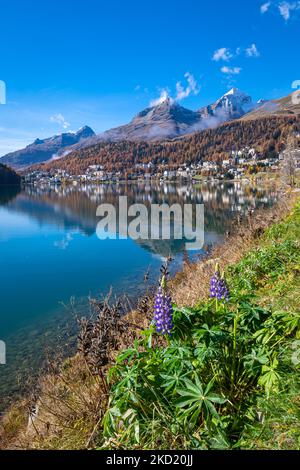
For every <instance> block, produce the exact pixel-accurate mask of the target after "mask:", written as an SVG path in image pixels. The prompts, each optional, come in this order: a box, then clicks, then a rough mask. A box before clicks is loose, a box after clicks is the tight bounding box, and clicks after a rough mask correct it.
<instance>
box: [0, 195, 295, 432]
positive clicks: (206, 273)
mask: <svg viewBox="0 0 300 470" xmlns="http://www.w3.org/2000/svg"><path fill="white" fill-rule="evenodd" d="M295 192H296V190H295ZM285 197H286V198H287V199H286V201H285V202H282V201H281V203H279V206H280V207H281V210H280V211H279V210H278V207H276V206H275V207H276V211H275V213H274V207H273V208H271V209H267V212H268V217H266V212H265V211H264V212H263V214H259V213H258V214H257V215H254V216H253V218H251V219H250V221H251V224H252V227H251V230H250V232H251V231H252V233H251V234H250V233H248V234H247V235H246V236H244V237H243V238H242V239H241V242H240V247H239V248H238V249H239V250H240V251H239V253H237V254H236V257H235V259H233V258H232V253H229V252H228V247H229V246H230V244H231V241H232V239H236V236H237V234H240V233H241V232H245V230H244V227H245V224H247V223H248V224H249V220H248V221H247V222H246V221H244V222H243V223H242V224H241V226H240V227H238V229H237V231H236V233H235V234H231V235H230V236H229V237H228V239H227V241H226V242H225V243H224V244H221V245H220V246H216V247H215V248H214V249H213V250H212V252H211V253H209V254H208V255H207V257H206V259H204V260H202V261H196V262H194V263H186V264H185V266H184V267H183V269H182V270H181V271H180V272H178V273H177V274H176V275H175V276H174V278H173V279H171V281H170V289H171V292H172V296H173V299H174V300H175V302H176V304H177V305H178V306H180V305H182V306H186V305H193V304H195V303H196V302H199V301H200V300H201V298H204V297H205V295H207V287H205V288H204V289H202V288H201V286H199V282H196V284H197V289H196V290H195V284H194V283H193V280H195V278H196V277H197V279H198V278H199V276H201V279H202V284H203V286H204V285H205V284H207V283H206V280H207V279H209V277H210V276H211V274H212V272H213V265H214V263H215V261H216V260H218V261H219V262H221V265H222V266H224V267H225V266H227V265H228V258H230V259H231V263H232V262H233V263H236V262H238V261H239V259H241V257H242V256H243V255H244V254H245V252H246V251H247V250H249V249H250V247H251V246H253V245H255V244H256V243H257V240H258V239H257V236H258V235H259V233H261V231H264V230H265V229H266V228H267V227H268V226H270V225H271V224H272V223H276V220H277V221H278V220H281V218H282V216H283V214H282V211H286V210H287V208H288V207H289V208H290V207H291V206H292V204H293V202H292V200H295V198H296V196H295V195H293V194H292V195H288V194H287V193H286V192H285ZM277 206H278V205H277ZM258 212H259V211H258ZM255 232H257V235H254V234H255ZM238 236H239V235H238ZM242 247H243V249H242ZM236 249H237V247H236ZM196 273H197V276H196ZM183 299H185V301H183ZM147 302H148V312H147V314H144V315H143V316H142V317H141V314H140V313H138V312H131V313H129V314H128V316H127V321H129V322H131V323H133V324H138V325H139V328H141V327H142V326H143V327H146V326H147V323H148V322H149V318H150V316H149V302H150V303H151V301H149V298H148V299H147ZM150 310H151V308H150ZM132 334H133V335H134V336H135V335H136V330H135V331H133V332H131V336H130V341H132ZM130 341H129V344H130ZM121 342H122V343H124V344H122V347H126V346H127V347H128V346H129V344H128V341H127V343H126V338H125V339H124V341H123V340H122V341H121ZM112 353H113V357H114V355H115V353H114V352H112ZM111 360H112V362H113V359H111ZM78 361H79V363H80V361H81V360H80V358H78V355H76V356H74V357H71V358H69V359H67V360H66V361H65V364H72V363H74V364H75V367H77V366H76V364H77V363H78ZM62 366H63V365H62ZM63 367H64V366H63ZM71 368H72V366H71ZM44 380H45V378H43V377H42V378H41V382H42V383H43V382H44ZM22 402H23V406H24V402H25V403H26V402H27V401H26V399H25V401H24V400H21V401H20V402H19V403H18V405H16V407H17V408H18V406H20V404H21V403H22ZM21 408H22V406H21ZM10 413H13V410H11V411H10V412H8V413H7V414H6V415H5V416H4V421H5V419H6V418H7V416H8V415H9V414H10ZM25 421H27V417H26V418H25ZM23 425H24V416H23Z"/></svg>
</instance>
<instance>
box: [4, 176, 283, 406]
mask: <svg viewBox="0 0 300 470" xmlns="http://www.w3.org/2000/svg"><path fill="white" fill-rule="evenodd" d="M119 195H127V196H128V202H129V204H130V203H134V202H140V203H145V204H146V205H147V204H148V205H149V204H151V203H163V202H166V203H169V204H171V203H180V204H183V203H204V206H205V243H206V244H210V245H211V244H215V243H220V242H222V239H223V237H224V234H225V233H226V232H227V231H229V230H230V228H231V227H232V224H233V223H234V219H235V217H236V215H237V214H240V215H241V216H243V215H245V214H246V213H247V211H248V210H249V209H251V210H252V209H254V210H256V209H257V208H262V207H268V206H270V205H272V204H274V203H275V202H276V197H277V196H276V193H275V192H274V191H273V190H270V189H268V190H267V189H263V188H258V187H251V186H250V185H249V184H246V183H226V184H225V183H224V184H223V183H222V184H221V183H209V184H204V185H201V186H200V185H180V184H164V183H161V184H159V183H158V184H152V185H149V184H132V185H125V184H124V185H118V186H117V185H101V186H95V187H80V188H69V189H62V188H52V189H44V190H43V189H37V188H26V189H24V190H22V191H17V190H14V189H9V190H8V189H3V188H2V189H0V292H1V297H0V339H1V340H4V341H5V342H6V347H7V365H5V366H4V365H0V411H1V408H3V407H4V406H5V405H6V404H7V398H8V397H9V396H11V395H13V394H14V393H17V392H19V391H23V390H24V388H25V385H26V384H25V378H26V377H27V376H28V374H29V375H33V376H34V375H35V373H36V372H37V370H39V368H40V367H41V364H42V363H43V360H44V357H45V353H46V350H47V348H48V349H49V350H55V348H57V347H58V345H59V347H61V348H64V346H65V347H66V348H72V346H74V344H75V338H76V328H75V326H76V317H77V316H81V315H84V314H85V313H86V312H87V298H88V296H99V295H101V294H102V295H105V294H106V293H107V292H108V291H109V289H110V288H111V287H113V289H114V292H115V293H116V294H121V293H127V294H129V296H131V297H132V298H134V297H135V296H136V295H137V294H138V293H139V292H142V291H143V289H144V282H143V278H144V274H145V273H146V271H148V270H149V272H150V279H151V280H152V281H153V282H154V280H155V279H156V278H157V276H158V273H159V269H160V266H161V264H162V262H163V261H164V260H165V259H166V257H168V256H169V254H172V257H173V258H174V261H173V263H172V269H173V271H176V270H178V269H180V266H181V264H182V259H183V253H184V246H185V243H184V241H182V240H171V241H165V240H164V241H133V240H130V239H127V240H105V241H103V240H102V241H101V240H99V239H98V237H97V235H96V226H97V222H98V221H99V218H97V217H96V208H97V206H98V205H99V204H101V203H112V204H115V203H116V202H117V200H118V197H119ZM191 253H192V256H193V257H195V256H200V255H201V254H203V253H204V251H202V252H200V253H194V252H191ZM71 299H72V302H70V300H71ZM71 304H72V305H73V307H72V308H71ZM69 350H71V349H69Z"/></svg>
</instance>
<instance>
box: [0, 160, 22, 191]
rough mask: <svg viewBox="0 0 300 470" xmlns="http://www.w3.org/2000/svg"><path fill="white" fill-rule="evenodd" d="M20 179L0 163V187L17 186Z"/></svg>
mask: <svg viewBox="0 0 300 470" xmlns="http://www.w3.org/2000/svg"><path fill="white" fill-rule="evenodd" d="M20 183H21V177H20V176H19V175H18V174H17V173H16V172H15V171H14V170H12V169H11V168H9V167H8V166H6V165H2V164H1V163H0V186H1V185H19V184H20Z"/></svg>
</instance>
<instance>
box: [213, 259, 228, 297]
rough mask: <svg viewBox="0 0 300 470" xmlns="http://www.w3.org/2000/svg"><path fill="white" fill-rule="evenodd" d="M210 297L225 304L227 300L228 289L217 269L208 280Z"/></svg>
mask: <svg viewBox="0 0 300 470" xmlns="http://www.w3.org/2000/svg"><path fill="white" fill-rule="evenodd" d="M210 297H211V298H212V299H217V300H223V301H225V302H227V301H228V300H229V289H228V286H227V284H226V281H225V279H224V276H221V275H220V271H219V268H218V267H217V268H216V271H215V274H214V275H213V276H212V278H211V280H210Z"/></svg>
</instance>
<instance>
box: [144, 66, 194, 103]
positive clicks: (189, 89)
mask: <svg viewBox="0 0 300 470" xmlns="http://www.w3.org/2000/svg"><path fill="white" fill-rule="evenodd" d="M184 78H185V79H186V81H187V85H186V86H183V85H182V83H181V81H178V82H177V83H176V95H175V98H173V97H171V95H170V90H169V88H163V89H162V90H160V95H159V97H158V98H156V99H155V100H152V101H151V102H150V106H151V107H153V106H158V105H160V104H161V103H163V102H164V101H166V100H170V101H171V103H173V102H174V101H181V100H183V99H184V98H187V97H188V96H193V95H194V96H196V95H198V94H199V92H200V86H199V85H198V83H197V81H196V79H195V77H194V75H192V74H191V73H190V72H186V73H185V74H184Z"/></svg>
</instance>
